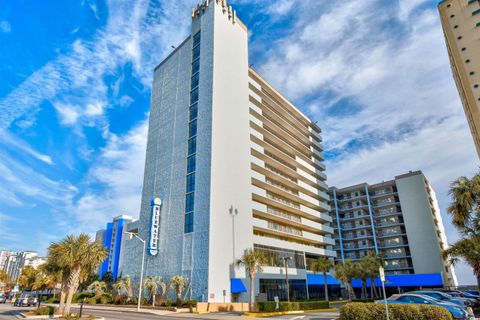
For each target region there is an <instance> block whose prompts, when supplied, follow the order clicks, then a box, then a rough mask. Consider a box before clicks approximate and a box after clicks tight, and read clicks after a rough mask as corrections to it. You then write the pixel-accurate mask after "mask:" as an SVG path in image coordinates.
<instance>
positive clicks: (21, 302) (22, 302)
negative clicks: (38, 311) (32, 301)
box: [13, 297, 28, 307]
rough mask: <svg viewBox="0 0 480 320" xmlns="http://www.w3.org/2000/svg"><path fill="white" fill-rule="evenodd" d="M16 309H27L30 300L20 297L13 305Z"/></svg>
mask: <svg viewBox="0 0 480 320" xmlns="http://www.w3.org/2000/svg"><path fill="white" fill-rule="evenodd" d="M13 305H14V306H15V307H26V306H28V298H26V297H24V298H22V297H18V298H17V299H16V300H15V302H14V303H13Z"/></svg>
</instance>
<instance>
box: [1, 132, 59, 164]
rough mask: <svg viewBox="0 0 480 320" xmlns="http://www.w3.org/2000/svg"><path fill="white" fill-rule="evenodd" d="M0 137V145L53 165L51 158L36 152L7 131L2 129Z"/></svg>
mask: <svg viewBox="0 0 480 320" xmlns="http://www.w3.org/2000/svg"><path fill="white" fill-rule="evenodd" d="M0 136H1V137H2V139H1V140H0V145H3V147H4V148H12V149H16V150H20V151H22V152H25V153H26V154H28V155H30V156H33V157H34V158H36V159H38V160H40V161H43V162H45V163H47V164H53V160H52V158H51V157H50V156H48V155H45V154H41V153H39V152H37V151H35V150H34V149H33V148H31V147H30V146H29V145H28V144H27V143H26V142H24V141H22V140H20V139H19V138H16V137H15V136H13V135H12V134H10V133H9V132H8V131H7V130H2V129H0Z"/></svg>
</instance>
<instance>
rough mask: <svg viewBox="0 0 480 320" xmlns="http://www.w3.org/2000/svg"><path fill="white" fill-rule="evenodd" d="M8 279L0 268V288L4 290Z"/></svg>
mask: <svg viewBox="0 0 480 320" xmlns="http://www.w3.org/2000/svg"><path fill="white" fill-rule="evenodd" d="M9 281H10V277H9V275H8V274H7V273H6V272H5V271H3V270H0V290H4V287H6V286H7V283H8V282H9Z"/></svg>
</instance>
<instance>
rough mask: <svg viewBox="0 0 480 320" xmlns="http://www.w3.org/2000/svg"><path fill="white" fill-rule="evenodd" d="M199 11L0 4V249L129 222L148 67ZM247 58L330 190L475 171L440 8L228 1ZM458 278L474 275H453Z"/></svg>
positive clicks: (314, 0) (418, 3)
mask: <svg viewBox="0 0 480 320" xmlns="http://www.w3.org/2000/svg"><path fill="white" fill-rule="evenodd" d="M195 4H196V2H195V1H153V0H152V1H147V0H138V1H120V0H117V1H101V0H98V1H95V0H83V1H81V0H79V1H73V0H72V1H53V0H44V1H34V0H3V1H0V44H1V45H0V137H1V139H0V247H1V248H6V249H15V250H27V249H28V250H38V251H39V252H40V253H41V254H43V253H45V248H46V247H47V246H48V244H49V243H50V242H51V241H54V240H57V239H59V238H61V237H63V236H64V235H65V234H66V233H71V232H80V231H86V232H90V233H92V232H93V231H94V230H96V229H98V228H100V227H103V226H104V224H105V222H106V221H107V220H108V219H110V218H111V217H113V216H115V215H119V214H130V215H132V216H138V211H139V205H140V192H141V185H142V179H143V167H144V157H145V142H146V133H147V123H146V120H147V118H148V111H149V99H150V87H151V80H152V72H153V68H154V67H155V65H157V64H158V63H159V62H161V61H162V59H163V58H164V57H165V56H166V55H167V54H168V53H169V52H170V51H171V50H172V49H171V45H177V44H179V43H180V42H181V41H182V40H183V39H184V38H185V37H186V36H187V35H188V31H189V27H190V19H191V18H190V13H191V8H192V7H193V6H194V5H195ZM231 4H232V5H234V7H235V8H236V10H237V13H238V16H239V17H240V18H241V19H242V20H243V21H244V22H245V24H246V25H247V26H248V27H249V30H250V63H252V64H253V65H254V68H256V69H257V70H258V71H259V72H260V73H261V74H262V75H263V76H264V77H265V78H266V79H267V80H269V81H270V82H271V83H272V84H273V85H274V86H276V87H277V88H278V89H279V90H280V91H281V92H284V93H285V95H286V96H287V97H288V98H289V99H290V100H292V101H293V102H294V103H295V104H296V105H297V106H299V108H301V109H302V110H303V111H304V112H306V113H307V114H308V115H309V116H310V117H312V118H313V119H315V120H316V121H318V124H319V125H320V126H321V127H322V129H323V132H324V144H325V147H326V150H327V151H326V156H327V158H328V161H327V170H328V171H327V173H328V177H329V180H328V183H329V184H330V185H337V186H339V187H341V186H344V185H347V184H350V183H359V182H363V181H368V182H372V183H374V182H378V181H381V180H387V179H392V178H393V177H394V176H395V175H398V174H401V173H404V172H406V171H408V170H418V169H421V170H423V171H424V173H425V174H426V175H427V177H428V178H429V180H430V181H431V183H432V184H433V186H434V188H435V190H436V191H437V196H438V199H439V202H440V206H441V209H442V211H443V212H442V214H443V217H444V222H445V226H446V231H447V235H448V237H449V240H450V242H451V241H453V240H455V239H456V238H457V237H458V236H457V234H456V232H455V230H454V229H453V227H452V226H451V225H450V223H449V219H448V216H447V215H446V211H445V208H446V206H447V204H448V201H449V199H448V196H447V190H448V185H449V183H450V182H451V181H452V180H453V179H455V178H456V177H458V176H460V175H471V174H473V173H474V172H475V171H476V170H477V168H478V158H477V157H476V154H475V151H474V146H473V142H472V139H471V137H470V134H469V131H468V127H467V124H466V120H465V116H464V114H463V110H462V108H461V104H460V101H459V98H458V93H457V91H456V89H455V85H454V83H453V80H452V76H451V72H450V67H449V63H448V57H447V54H446V48H445V44H444V40H443V34H442V30H441V26H440V22H439V18H438V14H437V11H436V1H427V0H401V1H397V0H389V1H386V0H347V1H331V0H289V1H285V0H279V1H266V0H265V1H263V0H250V1H247V0H237V1H231ZM458 269H459V271H458V272H457V274H458V275H459V278H460V280H461V282H464V283H466V282H472V283H473V277H472V275H471V271H470V270H468V269H467V268H465V267H463V266H459V268H458Z"/></svg>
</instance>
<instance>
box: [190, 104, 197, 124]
mask: <svg viewBox="0 0 480 320" xmlns="http://www.w3.org/2000/svg"><path fill="white" fill-rule="evenodd" d="M197 115H198V104H197V103H194V104H192V105H191V106H190V116H189V119H188V121H192V120H193V119H196V118H197Z"/></svg>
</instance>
